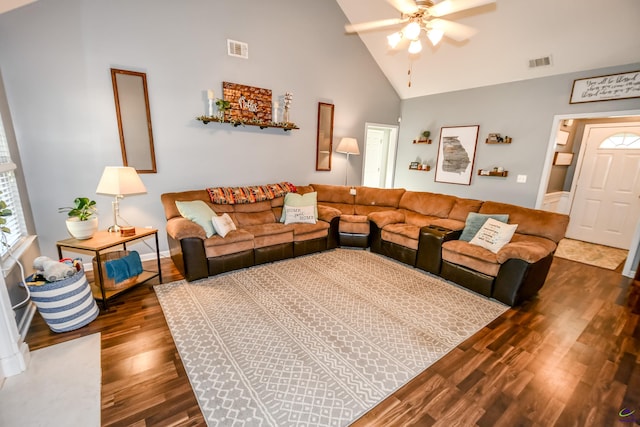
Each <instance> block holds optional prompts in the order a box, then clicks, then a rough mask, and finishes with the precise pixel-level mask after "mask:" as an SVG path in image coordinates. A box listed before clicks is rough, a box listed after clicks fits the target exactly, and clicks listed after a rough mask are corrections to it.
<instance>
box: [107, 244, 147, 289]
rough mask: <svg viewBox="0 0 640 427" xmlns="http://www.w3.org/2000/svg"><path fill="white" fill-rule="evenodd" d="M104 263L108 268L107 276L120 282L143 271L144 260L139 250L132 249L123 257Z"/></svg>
mask: <svg viewBox="0 0 640 427" xmlns="http://www.w3.org/2000/svg"><path fill="white" fill-rule="evenodd" d="M104 265H105V267H106V269H107V277H108V278H109V279H113V281H114V282H115V283H120V282H122V281H124V280H127V279H128V278H130V277H134V276H137V275H138V274H140V273H142V262H141V261H140V254H139V253H138V252H137V251H131V252H129V254H128V255H125V256H123V257H122V258H118V259H112V260H110V261H107V262H105V263H104Z"/></svg>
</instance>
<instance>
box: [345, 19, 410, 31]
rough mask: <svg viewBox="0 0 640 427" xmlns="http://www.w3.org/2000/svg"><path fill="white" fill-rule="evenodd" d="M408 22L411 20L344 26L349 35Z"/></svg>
mask: <svg viewBox="0 0 640 427" xmlns="http://www.w3.org/2000/svg"><path fill="white" fill-rule="evenodd" d="M408 20H409V19H405V18H391V19H382V20H380V21H369V22H362V23H360V24H347V25H345V26H344V29H345V31H346V32H347V33H360V32H362V31H370V30H377V29H380V28H387V27H393V26H394V25H400V24H404V23H405V22H407V21H408Z"/></svg>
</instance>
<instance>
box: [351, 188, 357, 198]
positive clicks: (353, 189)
mask: <svg viewBox="0 0 640 427" xmlns="http://www.w3.org/2000/svg"><path fill="white" fill-rule="evenodd" d="M349 194H351V195H352V196H355V195H356V189H355V188H350V189H349Z"/></svg>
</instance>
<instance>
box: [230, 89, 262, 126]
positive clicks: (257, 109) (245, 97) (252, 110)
mask: <svg viewBox="0 0 640 427" xmlns="http://www.w3.org/2000/svg"><path fill="white" fill-rule="evenodd" d="M222 93H223V96H224V99H225V101H229V102H230V103H231V107H230V109H229V112H227V119H228V120H240V121H247V122H251V121H255V122H270V121H271V89H263V88H259V87H253V86H245V85H240V84H237V83H229V82H222Z"/></svg>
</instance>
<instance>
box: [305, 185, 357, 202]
mask: <svg viewBox="0 0 640 427" xmlns="http://www.w3.org/2000/svg"><path fill="white" fill-rule="evenodd" d="M311 186H312V187H313V189H314V190H315V191H316V192H317V193H318V202H322V203H323V204H327V203H329V204H330V205H329V206H332V205H331V204H341V205H351V206H353V204H354V201H355V197H354V196H353V195H351V193H349V190H350V187H347V186H345V185H328V184H311Z"/></svg>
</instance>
